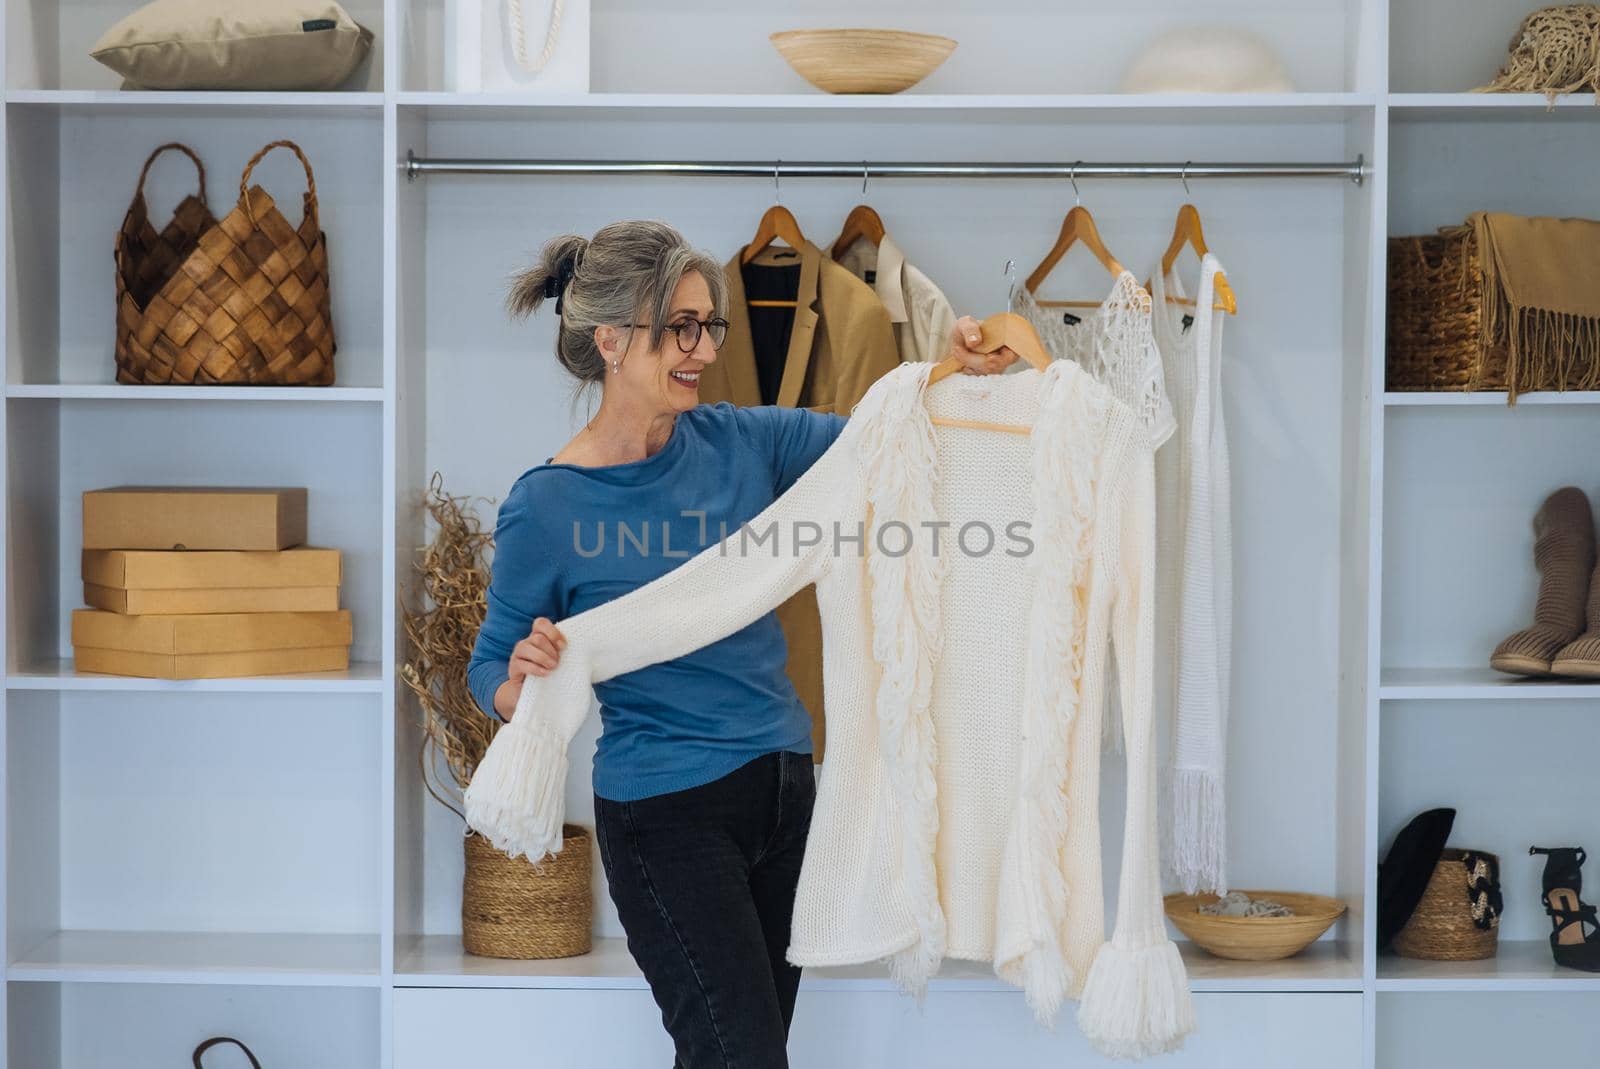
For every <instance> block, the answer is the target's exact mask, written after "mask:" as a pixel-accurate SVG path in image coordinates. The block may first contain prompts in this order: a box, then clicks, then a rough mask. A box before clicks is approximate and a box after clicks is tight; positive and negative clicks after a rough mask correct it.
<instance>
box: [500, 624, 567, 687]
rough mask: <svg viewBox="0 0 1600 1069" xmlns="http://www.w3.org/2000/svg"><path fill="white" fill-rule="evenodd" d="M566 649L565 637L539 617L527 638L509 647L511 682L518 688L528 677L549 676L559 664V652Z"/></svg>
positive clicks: (554, 626)
mask: <svg viewBox="0 0 1600 1069" xmlns="http://www.w3.org/2000/svg"><path fill="white" fill-rule="evenodd" d="M566 648H567V639H566V636H565V635H563V634H562V633H561V631H560V630H559V629H558V628H557V627H556V625H555V624H554V623H552V622H551V621H550V619H549V618H548V617H545V616H541V617H539V618H538V619H537V620H535V621H534V622H533V630H531V631H529V632H528V637H527V638H525V639H523V640H522V641H521V642H518V643H517V644H516V645H515V646H513V647H511V664H510V672H509V675H510V676H511V682H513V683H515V684H516V685H517V686H519V687H520V686H522V681H523V680H524V679H525V678H526V677H528V676H530V675H535V676H546V675H549V674H550V673H551V672H553V671H555V669H556V665H557V664H559V663H561V651H562V650H564V649H566Z"/></svg>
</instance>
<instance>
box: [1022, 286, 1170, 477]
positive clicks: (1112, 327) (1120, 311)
mask: <svg viewBox="0 0 1600 1069" xmlns="http://www.w3.org/2000/svg"><path fill="white" fill-rule="evenodd" d="M1013 301H1014V303H1015V305H1016V311H1017V313H1018V314H1019V315H1021V316H1022V317H1023V318H1024V319H1026V320H1028V322H1029V323H1031V324H1033V328H1034V329H1035V330H1037V331H1038V332H1039V339H1040V340H1041V341H1043V342H1044V346H1045V349H1046V350H1047V351H1048V352H1049V353H1050V355H1051V356H1052V357H1054V358H1055V359H1057V360H1071V361H1072V362H1073V363H1075V364H1077V365H1078V366H1079V367H1081V368H1083V369H1084V370H1085V371H1087V372H1089V374H1091V375H1093V376H1094V377H1095V378H1096V379H1097V380H1099V381H1100V382H1102V383H1104V384H1105V385H1106V386H1108V387H1110V388H1111V393H1112V396H1114V397H1115V398H1116V399H1117V400H1119V401H1121V402H1122V403H1123V404H1125V405H1127V406H1128V407H1129V408H1131V409H1133V410H1134V412H1135V413H1136V414H1137V415H1138V417H1139V420H1140V422H1141V423H1143V424H1144V426H1145V428H1146V431H1147V432H1148V433H1149V435H1150V447H1151V448H1152V449H1158V448H1160V446H1161V444H1162V443H1163V442H1165V441H1166V440H1167V439H1168V438H1170V437H1172V432H1173V431H1174V430H1175V429H1176V428H1177V422H1176V421H1175V419H1174V418H1173V414H1172V404H1171V402H1170V401H1169V400H1168V399H1167V390H1166V385H1165V378H1164V375H1163V373H1162V370H1161V353H1160V351H1159V350H1158V349H1157V348H1156V340H1155V334H1154V332H1153V329H1152V325H1151V310H1150V309H1151V302H1150V295H1149V294H1148V293H1146V292H1145V289H1144V287H1143V286H1141V285H1139V280H1138V279H1136V278H1134V277H1133V273H1132V272H1131V271H1127V270H1124V271H1123V272H1122V273H1121V274H1119V275H1118V276H1117V278H1116V280H1115V281H1114V282H1112V284H1111V292H1110V293H1109V294H1107V296H1106V299H1105V300H1104V301H1102V302H1101V303H1100V305H1099V307H1097V308H1087V309H1082V308H1080V309H1061V308H1045V307H1042V306H1041V305H1040V304H1039V302H1038V300H1037V299H1036V298H1035V297H1034V295H1033V294H1032V293H1030V292H1029V291H1028V288H1027V287H1026V286H1019V287H1018V288H1017V292H1016V295H1015V297H1014V298H1013ZM1073 320H1076V322H1074V321H1073Z"/></svg>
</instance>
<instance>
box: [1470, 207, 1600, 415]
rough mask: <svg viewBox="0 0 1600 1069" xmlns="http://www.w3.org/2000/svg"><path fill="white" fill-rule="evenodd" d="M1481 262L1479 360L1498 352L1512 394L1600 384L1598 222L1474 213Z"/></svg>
mask: <svg viewBox="0 0 1600 1069" xmlns="http://www.w3.org/2000/svg"><path fill="white" fill-rule="evenodd" d="M1468 222H1469V223H1470V224H1471V225H1472V227H1473V232H1474V236H1475V238H1476V239H1477V245H1478V249H1479V256H1480V259H1481V260H1482V263H1483V334H1482V338H1481V345H1482V353H1481V355H1480V360H1479V366H1480V367H1487V366H1491V361H1490V359H1489V356H1490V353H1491V352H1499V353H1503V354H1504V356H1505V369H1506V389H1507V390H1508V391H1509V392H1510V394H1511V396H1512V398H1515V397H1516V395H1517V394H1518V393H1520V392H1524V391H1526V390H1530V389H1546V390H1549V389H1554V390H1594V389H1600V221H1596V220H1592V219H1556V218H1551V217H1548V216H1525V215H1508V214H1506V213H1504V212H1475V213H1474V214H1473V215H1472V216H1470V217H1469V219H1468Z"/></svg>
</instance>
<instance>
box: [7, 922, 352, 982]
mask: <svg viewBox="0 0 1600 1069" xmlns="http://www.w3.org/2000/svg"><path fill="white" fill-rule="evenodd" d="M6 978H7V979H8V980H33V981H53V982H72V983H119V984H127V983H136V984H247V985H252V986H263V985H270V986H316V987H377V986H378V983H379V980H378V937H377V936H376V935H347V934H343V933H332V934H326V935H324V934H317V933H309V934H302V933H298V932H294V933H272V932H140V931H104V930H91V929H66V930H61V931H57V932H55V933H53V934H51V935H50V936H49V937H47V938H46V939H45V940H44V941H43V942H42V943H40V944H39V945H38V946H35V947H32V948H30V949H29V950H28V951H27V952H26V953H24V954H22V955H20V956H19V957H18V958H17V960H15V961H13V962H12V963H11V964H10V965H9V966H8V967H7V969H6Z"/></svg>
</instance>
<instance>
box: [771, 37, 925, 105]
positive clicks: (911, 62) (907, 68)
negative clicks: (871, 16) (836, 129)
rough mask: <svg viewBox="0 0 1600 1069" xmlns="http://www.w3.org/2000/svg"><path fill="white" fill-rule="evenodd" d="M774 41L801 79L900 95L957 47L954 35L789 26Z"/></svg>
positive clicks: (836, 88)
mask: <svg viewBox="0 0 1600 1069" xmlns="http://www.w3.org/2000/svg"><path fill="white" fill-rule="evenodd" d="M769 40H771V41H772V44H773V46H774V47H775V48H777V50H778V52H779V54H780V55H782V56H783V58H784V59H785V60H787V61H788V63H789V66H791V67H793V68H794V69H795V72H796V73H798V74H799V75H800V77H802V78H804V79H805V80H806V81H808V82H810V83H811V84H812V85H814V86H816V87H817V88H818V89H821V90H823V91H824V92H828V93H898V92H900V91H901V90H902V89H909V88H911V87H912V86H914V85H916V84H917V83H918V82H920V81H922V79H924V78H926V77H927V76H928V75H930V74H932V73H933V71H934V70H935V68H937V67H938V66H939V64H941V63H943V62H944V61H945V58H946V57H947V56H949V55H950V53H951V52H953V51H955V47H956V42H955V41H953V40H951V39H950V38H948V37H937V36H935V35H933V34H929V33H908V32H906V31H904V30H784V31H783V32H781V33H775V34H772V35H771V37H770V38H769Z"/></svg>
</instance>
